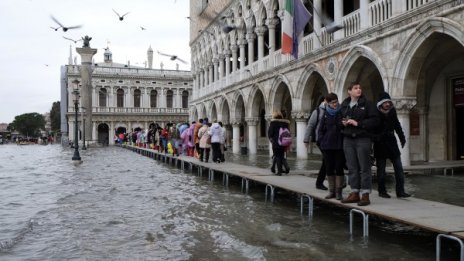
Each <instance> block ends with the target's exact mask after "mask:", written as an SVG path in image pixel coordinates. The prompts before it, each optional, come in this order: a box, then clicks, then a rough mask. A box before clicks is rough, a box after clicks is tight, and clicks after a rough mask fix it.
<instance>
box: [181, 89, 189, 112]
mask: <svg viewBox="0 0 464 261" xmlns="http://www.w3.org/2000/svg"><path fill="white" fill-rule="evenodd" d="M188 98H189V93H188V91H183V92H182V108H184V109H186V108H188Z"/></svg>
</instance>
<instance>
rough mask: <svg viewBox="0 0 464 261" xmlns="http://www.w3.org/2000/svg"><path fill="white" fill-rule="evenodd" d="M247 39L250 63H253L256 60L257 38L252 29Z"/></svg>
mask: <svg viewBox="0 0 464 261" xmlns="http://www.w3.org/2000/svg"><path fill="white" fill-rule="evenodd" d="M246 38H247V41H248V65H251V64H252V63H253V62H254V61H255V58H254V57H255V48H254V44H255V39H256V35H255V34H254V33H253V31H252V30H250V31H248V32H247V37H246Z"/></svg>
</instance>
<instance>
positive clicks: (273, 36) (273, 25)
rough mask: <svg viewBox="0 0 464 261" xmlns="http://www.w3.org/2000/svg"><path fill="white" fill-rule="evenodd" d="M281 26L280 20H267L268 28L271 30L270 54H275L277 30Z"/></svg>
mask: <svg viewBox="0 0 464 261" xmlns="http://www.w3.org/2000/svg"><path fill="white" fill-rule="evenodd" d="M278 24H279V19H278V18H271V19H267V20H266V25H267V28H269V48H270V50H269V52H274V51H275V48H276V41H275V39H276V33H275V28H276V26H277V25H278Z"/></svg>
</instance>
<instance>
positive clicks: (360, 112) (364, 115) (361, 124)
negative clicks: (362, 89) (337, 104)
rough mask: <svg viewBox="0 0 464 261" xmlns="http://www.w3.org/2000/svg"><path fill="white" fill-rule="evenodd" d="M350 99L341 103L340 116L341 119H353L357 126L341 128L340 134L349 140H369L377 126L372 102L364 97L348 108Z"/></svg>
mask: <svg viewBox="0 0 464 261" xmlns="http://www.w3.org/2000/svg"><path fill="white" fill-rule="evenodd" d="M350 102H351V97H348V98H346V99H345V100H343V102H342V108H341V114H342V119H343V118H349V119H353V120H355V121H357V122H358V126H353V125H347V126H343V124H342V122H341V121H340V123H339V124H341V126H342V134H343V136H344V137H349V138H366V137H368V138H370V137H371V136H372V134H373V133H374V131H375V130H376V128H377V126H378V125H379V122H380V120H379V114H378V111H377V109H376V108H375V105H374V103H373V102H371V101H368V100H367V99H366V98H365V97H364V95H361V97H359V99H358V103H357V104H356V105H354V106H353V107H352V108H351V107H350Z"/></svg>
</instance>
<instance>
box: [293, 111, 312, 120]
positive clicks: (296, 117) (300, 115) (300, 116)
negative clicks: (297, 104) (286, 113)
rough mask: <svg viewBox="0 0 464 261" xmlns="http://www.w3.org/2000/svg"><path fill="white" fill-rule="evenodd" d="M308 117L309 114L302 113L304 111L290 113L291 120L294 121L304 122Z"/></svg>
mask: <svg viewBox="0 0 464 261" xmlns="http://www.w3.org/2000/svg"><path fill="white" fill-rule="evenodd" d="M309 116H310V113H309V112H304V111H295V112H292V118H293V119H294V120H295V121H306V120H308V118H309Z"/></svg>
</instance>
